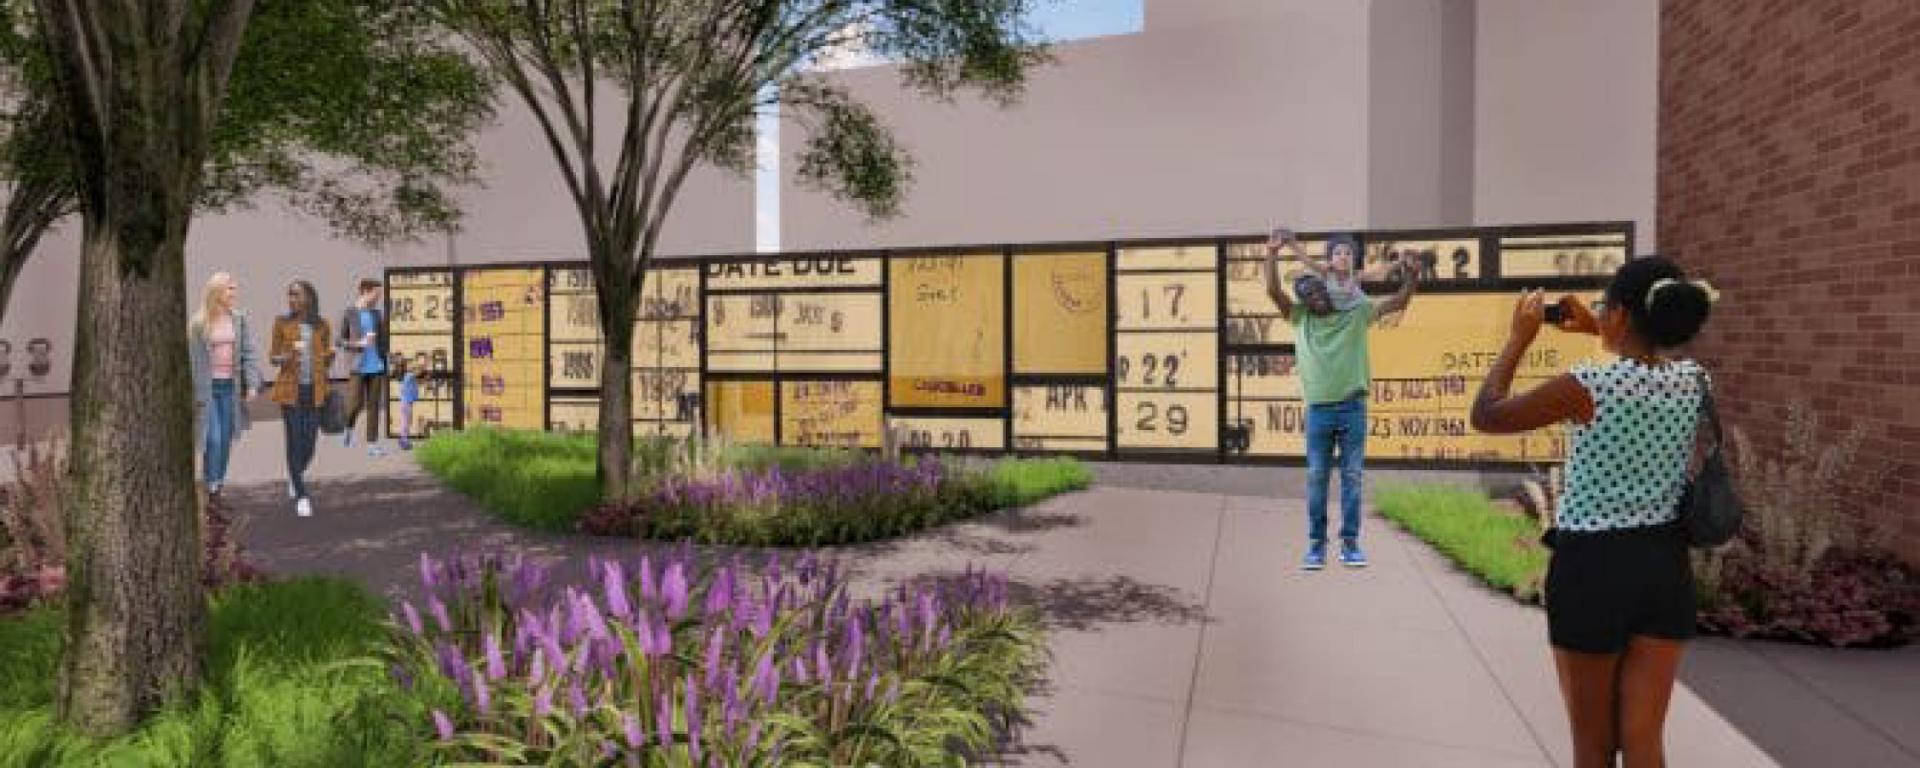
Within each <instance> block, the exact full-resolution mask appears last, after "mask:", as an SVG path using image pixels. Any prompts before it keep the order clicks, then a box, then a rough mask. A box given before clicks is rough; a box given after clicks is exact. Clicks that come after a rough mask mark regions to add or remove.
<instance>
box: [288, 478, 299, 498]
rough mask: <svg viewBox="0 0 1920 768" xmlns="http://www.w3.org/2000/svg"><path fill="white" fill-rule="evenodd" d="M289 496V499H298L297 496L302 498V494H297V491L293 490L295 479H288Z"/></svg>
mask: <svg viewBox="0 0 1920 768" xmlns="http://www.w3.org/2000/svg"><path fill="white" fill-rule="evenodd" d="M287 498H288V499H289V500H291V499H297V498H300V494H297V493H294V492H293V481H292V480H288V481H287Z"/></svg>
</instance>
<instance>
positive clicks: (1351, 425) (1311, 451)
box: [1307, 397, 1367, 542]
mask: <svg viewBox="0 0 1920 768" xmlns="http://www.w3.org/2000/svg"><path fill="white" fill-rule="evenodd" d="M1336 450H1338V451H1339V454H1340V455H1339V460H1340V538H1343V539H1357V538H1359V537H1360V490H1361V486H1362V477H1361V475H1362V468H1363V467H1364V465H1365V464H1366V460H1367V401H1366V398H1364V397H1355V398H1354V399H1352V400H1346V401H1343V402H1338V403H1315V404H1312V405H1309V406H1307V536H1308V537H1310V538H1312V539H1313V540H1314V541H1319V542H1324V541H1326V540H1327V481H1329V480H1331V479H1332V475H1333V462H1334V452H1335V451H1336Z"/></svg>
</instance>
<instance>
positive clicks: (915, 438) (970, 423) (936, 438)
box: [887, 416, 1007, 451]
mask: <svg viewBox="0 0 1920 768" xmlns="http://www.w3.org/2000/svg"><path fill="white" fill-rule="evenodd" d="M887 428H888V429H892V430H896V431H898V432H899V433H900V445H901V447H903V448H910V449H920V450H940V451H964V450H995V451H997V450H1002V449H1005V448H1006V447H1007V424H1006V422H1005V421H1003V420H1001V419H949V418H938V417H914V416H896V417H894V418H892V419H890V420H889V421H888V422H887Z"/></svg>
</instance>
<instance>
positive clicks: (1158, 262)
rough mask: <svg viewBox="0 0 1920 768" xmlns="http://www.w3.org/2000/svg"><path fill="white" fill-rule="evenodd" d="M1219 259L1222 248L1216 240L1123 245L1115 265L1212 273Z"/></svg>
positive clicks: (1128, 268)
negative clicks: (1216, 243)
mask: <svg viewBox="0 0 1920 768" xmlns="http://www.w3.org/2000/svg"><path fill="white" fill-rule="evenodd" d="M1219 260H1220V250H1219V248H1218V247H1217V246H1215V245H1214V244H1213V243H1194V244H1189V245H1163V246H1150V247H1130V248H1121V249H1119V251H1118V252H1117V253H1116V258H1115V259H1114V262H1115V263H1114V266H1115V268H1117V269H1118V270H1120V271H1121V272H1133V271H1136V270H1143V269H1151V270H1170V269H1187V270H1205V271H1208V272H1211V271H1213V268H1214V266H1215V265H1216V264H1218V263H1219Z"/></svg>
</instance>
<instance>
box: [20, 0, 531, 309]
mask: <svg viewBox="0 0 1920 768" xmlns="http://www.w3.org/2000/svg"><path fill="white" fill-rule="evenodd" d="M4 7H5V8H6V11H7V19H6V21H7V23H6V25H5V27H4V29H0V94H5V95H6V96H8V97H9V98H8V102H9V104H8V107H7V108H6V109H4V110H3V111H0V178H5V179H6V184H7V190H6V191H7V207H6V209H5V212H4V219H3V220H0V317H4V316H5V311H6V307H7V306H8V299H9V298H11V296H12V294H13V287H14V285H15V282H16V281H17V280H18V279H19V276H20V274H21V272H22V271H24V270H25V268H26V266H27V264H28V262H29V261H30V260H31V259H33V258H34V257H35V254H36V246H37V245H38V244H39V242H40V240H41V237H42V236H43V235H44V234H45V233H46V232H47V231H48V230H49V229H51V228H52V227H53V225H54V224H56V223H58V222H59V221H60V220H62V219H65V218H67V217H70V216H72V215H73V214H74V213H76V212H77V211H78V206H79V197H78V189H77V187H76V186H75V184H74V173H75V171H76V170H77V168H76V165H75V161H74V157H73V150H72V147H71V145H70V143H69V142H68V132H69V128H68V126H67V125H66V124H65V122H64V115H63V113H62V112H60V110H59V106H60V105H59V101H58V98H57V96H58V94H57V93H56V92H55V84H54V81H53V73H52V71H51V68H50V62H49V60H48V59H47V56H46V47H45V45H43V44H42V43H43V41H41V40H40V37H39V27H38V22H37V21H36V20H35V19H34V16H33V9H32V3H29V2H25V1H24V0H6V1H5V5H4ZM423 21H424V20H423V19H422V18H421V16H420V15H419V13H418V12H417V10H415V9H413V8H411V7H409V6H406V5H404V4H397V3H391V2H381V1H379V0H297V1H282V2H271V3H266V4H264V5H261V6H260V7H259V8H258V10H257V11H256V12H255V13H254V15H253V18H252V20H251V21H250V22H249V23H248V25H247V28H246V32H245V38H244V41H243V44H242V45H241V48H240V52H239V54H238V61H237V62H236V63H235V65H234V72H233V75H232V80H231V82H230V83H229V84H228V95H227V98H226V101H225V105H224V107H223V109H222V111H221V114H220V116H219V121H218V123H217V124H216V125H214V126H213V134H212V137H211V141H210V146H209V157H208V161H207V167H206V169H205V174H206V176H205V178H204V179H203V180H202V182H201V186H200V189H199V191H198V196H197V200H196V210H197V212H201V213H222V212H227V211H231V210H235V209H239V208H245V207H250V206H252V205H254V204H255V203H256V202H257V201H259V200H261V199H263V198H275V199H278V200H279V201H280V202H282V203H284V204H286V205H287V206H289V207H290V208H292V209H294V210H296V211H299V212H301V213H304V214H307V215H310V216H313V217H315V218H318V219H320V220H323V221H326V222H327V223H328V224H330V225H331V226H332V228H333V230H334V232H335V233H336V234H338V235H340V236H343V237H347V238H351V239H353V240H355V241H357V242H360V243H364V244H366V245H368V246H370V247H380V246H383V245H386V244H389V243H391V242H395V241H402V240H410V239H413V238H415V237H416V236H418V235H420V234H424V233H428V232H436V231H443V230H447V229H450V228H454V227H456V226H457V225H458V222H459V215H460V212H459V209H458V207H457V206H455V205H454V204H453V201H452V200H451V198H450V191H451V190H452V189H453V188H454V187H457V186H460V185H465V184H471V183H473V182H474V181H475V172H476V168H477V166H478V162H477V158H476V156H475V153H474V151H473V148H472V146H471V145H470V143H469V141H468V138H469V137H470V136H471V135H472V134H473V132H474V130H475V129H476V128H477V127H479V126H480V125H481V124H482V123H484V122H486V121H487V120H488V119H490V118H491V116H492V114H493V112H492V106H493V94H492V84H491V83H490V82H489V81H488V79H487V78H486V73H485V72H484V70H481V69H478V68H476V67H474V66H473V64H472V62H471V61H470V60H468V59H467V58H466V57H465V56H464V55H462V54H460V53H459V52H456V51H453V50H451V49H450V48H449V46H448V42H449V41H447V40H445V39H444V38H443V37H437V36H435V35H434V34H432V30H431V29H430V27H428V26H427V25H426V24H424V23H423ZM56 258H58V256H56Z"/></svg>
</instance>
